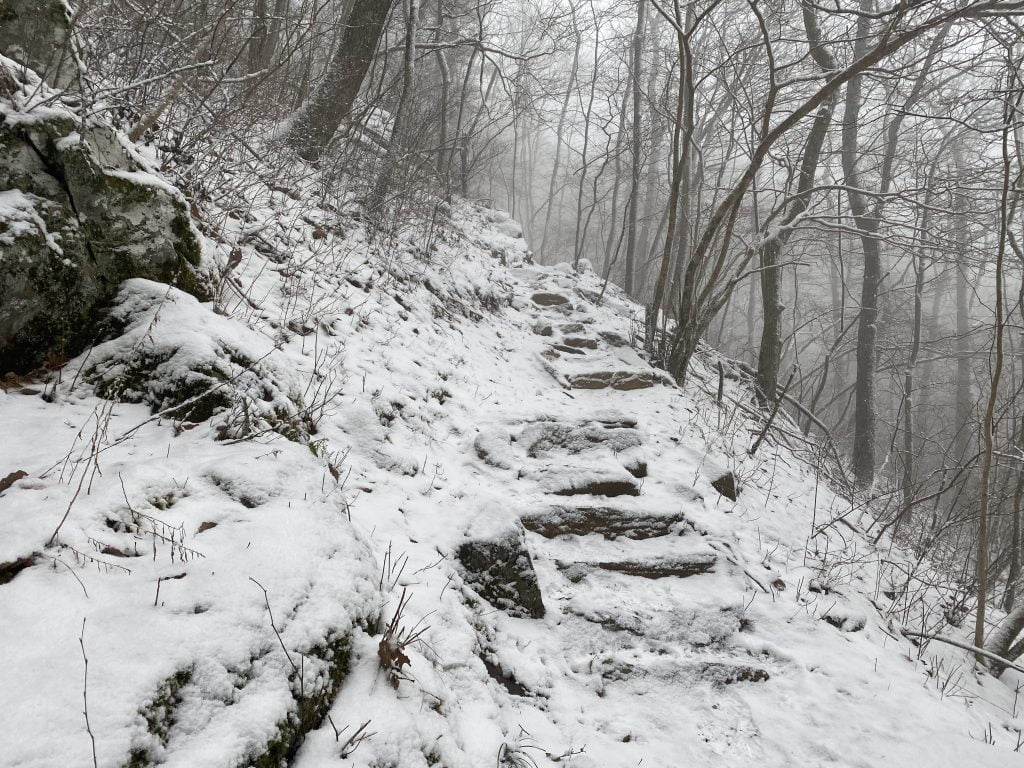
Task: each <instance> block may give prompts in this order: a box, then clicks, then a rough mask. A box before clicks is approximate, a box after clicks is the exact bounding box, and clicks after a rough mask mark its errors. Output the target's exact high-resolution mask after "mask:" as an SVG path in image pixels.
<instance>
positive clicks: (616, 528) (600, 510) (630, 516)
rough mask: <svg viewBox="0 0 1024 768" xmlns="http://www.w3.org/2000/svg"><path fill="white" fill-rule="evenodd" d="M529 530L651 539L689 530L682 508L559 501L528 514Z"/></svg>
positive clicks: (548, 534) (551, 534)
mask: <svg viewBox="0 0 1024 768" xmlns="http://www.w3.org/2000/svg"><path fill="white" fill-rule="evenodd" d="M522 520H523V525H524V526H525V527H526V530H528V531H533V532H534V533H538V534H540V535H541V536H545V537H547V538H549V539H551V538H555V537H556V536H564V535H573V536H585V535H587V534H588V533H597V534H600V535H601V536H603V537H604V538H606V539H615V538H619V537H622V538H627V539H650V538H654V537H656V536H670V535H672V534H680V533H684V532H685V528H683V527H682V524H683V523H685V522H686V516H685V515H683V513H682V512H667V513H661V512H639V511H635V510H630V509H623V508H621V507H611V506H594V505H580V506H566V505H555V506H552V507H549V508H548V509H546V510H543V511H541V512H534V513H532V514H528V515H524V516H523V518H522Z"/></svg>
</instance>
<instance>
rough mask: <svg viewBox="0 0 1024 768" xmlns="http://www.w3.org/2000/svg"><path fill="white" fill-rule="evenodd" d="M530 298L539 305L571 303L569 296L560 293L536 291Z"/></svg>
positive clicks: (550, 305)
mask: <svg viewBox="0 0 1024 768" xmlns="http://www.w3.org/2000/svg"><path fill="white" fill-rule="evenodd" d="M530 300H531V301H533V303H534V304H536V305H537V306H539V307H560V306H563V305H565V304H569V303H570V301H569V298H568V297H567V296H563V295H562V294H560V293H547V292H540V293H535V294H533V296H531V297H530Z"/></svg>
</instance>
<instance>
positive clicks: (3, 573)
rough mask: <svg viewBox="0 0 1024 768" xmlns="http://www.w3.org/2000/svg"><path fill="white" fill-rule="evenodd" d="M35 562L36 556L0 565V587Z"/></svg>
mask: <svg viewBox="0 0 1024 768" xmlns="http://www.w3.org/2000/svg"><path fill="white" fill-rule="evenodd" d="M35 561H36V555H34V554H33V555H28V556H26V557H19V558H16V559H14V560H11V561H9V562H6V563H0V585H2V584H6V583H8V582H9V581H11V580H12V579H14V577H15V576H17V575H18V574H19V573H21V572H22V571H24V570H25V569H26V568H28V567H29V566H31V565H33V564H34V563H35Z"/></svg>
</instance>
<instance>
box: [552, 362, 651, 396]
mask: <svg viewBox="0 0 1024 768" xmlns="http://www.w3.org/2000/svg"><path fill="white" fill-rule="evenodd" d="M565 378H566V380H567V381H568V382H569V387H570V388H571V389H617V390H621V391H626V392H628V391H631V390H634V389H650V388H651V387H654V386H656V385H658V384H668V383H671V380H670V379H669V378H668V376H667V375H666V374H664V373H662V372H661V371H656V370H654V369H653V368H652V369H649V370H642V369H640V370H632V371H631V370H620V371H585V372H581V373H567V374H565Z"/></svg>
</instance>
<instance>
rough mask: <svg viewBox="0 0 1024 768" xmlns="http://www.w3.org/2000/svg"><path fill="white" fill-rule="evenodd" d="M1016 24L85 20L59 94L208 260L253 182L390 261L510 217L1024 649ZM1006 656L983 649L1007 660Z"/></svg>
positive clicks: (62, 67) (621, 16)
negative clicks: (135, 165)
mask: <svg viewBox="0 0 1024 768" xmlns="http://www.w3.org/2000/svg"><path fill="white" fill-rule="evenodd" d="M1022 15H1024V4H1022V3H1019V2H1002V1H1001V0H985V1H983V2H964V1H963V0H907V1H904V2H898V3H895V4H889V3H888V2H877V1H876V0H845V1H844V2H842V3H839V2H836V3H831V2H826V3H821V4H818V3H815V2H813V0H771V1H770V2H758V1H756V0H747V1H746V2H744V1H743V0H711V1H708V0H699V1H698V2H693V3H683V2H680V1H679V0H674V1H673V0H626V1H623V2H594V0H590V2H575V1H574V0H569V1H566V0H515V2H510V1H509V0H493V1H492V2H474V0H424V1H423V2H420V1H419V0H397V1H396V2H392V1H391V0H237V1H236V0H156V1H155V2H136V0H83V2H81V3H80V4H78V6H77V7H76V9H75V12H74V25H75V28H76V29H77V33H78V43H77V46H76V48H77V52H76V53H75V54H74V55H72V53H71V52H69V51H67V50H64V51H63V56H64V60H63V61H62V62H54V63H53V70H54V71H57V72H58V73H62V74H59V76H58V77H57V79H58V80H60V79H61V78H64V79H66V80H67V81H68V82H74V83H75V84H76V86H77V87H78V88H79V89H80V90H79V93H80V94H81V98H82V99H83V103H84V104H86V105H87V106H88V109H89V110H91V111H92V112H94V113H103V114H104V115H105V116H107V117H108V118H110V119H113V120H115V121H116V122H118V123H119V124H120V125H121V127H123V128H124V130H125V131H126V132H127V133H128V134H129V136H130V137H131V138H132V139H133V140H136V141H141V142H143V143H145V144H148V145H149V146H150V147H152V148H153V150H154V151H155V152H156V153H157V156H158V158H159V160H160V163H161V165H162V171H163V172H164V173H165V174H166V175H167V176H169V177H170V178H171V179H172V180H173V181H174V182H175V183H176V184H177V185H178V186H180V188H181V189H182V190H184V191H185V192H186V194H187V195H188V196H189V199H190V200H191V201H192V207H193V210H192V214H193V217H194V218H195V219H196V220H197V221H198V222H199V223H200V224H201V225H203V226H205V227H206V228H207V229H208V231H209V232H211V233H215V232H216V231H217V228H218V222H216V221H214V220H212V219H211V217H212V216H213V215H214V214H213V213H212V211H214V210H217V211H225V210H228V211H230V210H238V206H237V205H235V206H234V207H233V206H232V205H229V204H225V201H226V200H229V199H231V197H232V195H236V196H240V192H239V189H240V188H241V180H242V179H244V178H246V177H247V175H248V174H251V173H253V172H254V169H258V172H259V173H261V174H267V173H268V171H267V169H268V168H274V166H275V165H276V168H274V170H273V171H272V173H271V175H272V176H273V183H274V184H275V185H277V186H279V187H280V188H281V189H283V190H285V191H287V190H288V189H289V187H290V186H291V185H294V184H297V183H298V181H299V179H300V178H301V177H303V176H306V177H308V178H314V177H315V179H316V183H317V184H319V185H320V190H321V194H322V197H323V200H324V201H325V202H327V203H329V204H331V205H333V206H336V207H337V208H339V209H341V208H346V209H357V210H359V211H360V212H361V214H360V215H362V216H363V217H364V218H365V219H366V220H367V221H369V222H372V224H373V227H374V228H375V231H376V232H378V233H379V236H380V237H381V238H384V239H386V238H387V237H388V236H389V233H394V232H395V231H396V230H397V229H398V228H400V227H402V226H405V225H407V223H408V222H410V221H417V222H427V223H429V222H431V221H436V220H437V219H438V218H439V217H443V216H444V214H445V210H446V207H447V205H448V203H449V202H450V201H451V200H452V199H453V198H454V197H455V196H459V197H467V198H471V199H478V200H484V201H487V202H489V203H491V204H493V205H495V206H497V207H504V208H506V209H507V210H509V211H510V212H511V214H512V215H513V216H514V217H515V218H517V219H518V220H519V221H520V222H521V223H522V226H523V228H524V231H525V234H526V238H527V240H528V242H529V243H530V244H531V247H532V249H533V251H534V257H535V259H536V260H538V261H540V262H543V263H556V262H561V261H567V262H570V263H571V264H573V265H574V266H576V267H581V263H582V262H584V260H586V261H588V262H589V263H590V264H591V265H592V266H593V268H594V269H595V270H596V271H597V272H598V273H599V274H601V275H602V276H604V277H606V278H607V279H608V280H610V281H613V282H615V283H618V284H619V285H621V286H623V287H624V288H625V290H626V291H627V292H628V293H629V294H630V295H632V296H633V297H634V298H636V299H637V300H639V301H641V302H642V303H644V304H645V305H646V307H647V311H646V313H645V314H644V316H638V317H636V318H635V327H634V333H635V339H634V341H635V343H636V344H637V345H638V346H642V347H643V348H644V349H645V350H646V352H647V354H648V355H649V357H650V359H651V360H652V361H653V362H655V363H657V364H659V365H661V366H663V367H664V368H666V369H667V370H668V371H669V372H670V373H671V374H672V375H673V376H674V377H675V378H676V379H677V380H680V381H682V380H685V379H686V377H687V375H688V363H689V361H690V359H691V357H692V356H693V355H694V354H695V352H696V351H697V350H698V348H699V346H700V345H701V344H702V343H704V342H706V343H707V344H709V345H711V346H713V347H716V348H717V349H719V350H720V351H721V352H722V353H723V354H724V355H726V356H728V357H729V358H732V359H734V360H736V361H737V363H738V364H740V368H741V369H743V370H745V371H746V372H747V374H748V375H750V376H751V377H752V378H753V379H754V380H755V382H756V384H757V386H758V391H759V393H760V401H761V402H760V403H754V404H751V405H752V407H755V408H756V407H762V408H765V409H768V410H769V411H770V409H771V408H772V407H774V405H775V404H776V403H781V407H783V408H785V409H787V410H788V411H789V412H790V413H791V414H792V415H793V416H794V418H795V419H796V420H797V421H798V422H799V423H800V424H801V425H802V428H803V429H804V430H805V431H806V433H807V434H808V435H812V436H814V437H815V438H816V439H817V441H818V444H819V445H820V446H821V453H822V461H823V462H825V461H826V460H828V461H832V460H833V459H835V458H839V459H841V461H840V462H838V464H839V465H840V466H841V467H842V469H841V470H840V473H841V474H846V475H848V477H847V479H848V481H849V484H850V487H851V488H856V489H858V492H859V494H860V496H859V498H861V499H862V500H863V503H864V504H871V505H872V508H873V511H874V514H875V516H876V518H877V523H876V524H875V526H874V529H873V531H872V533H873V534H874V535H875V536H876V537H881V535H882V534H883V533H885V532H886V531H889V532H894V533H895V534H896V535H897V539H898V540H900V541H901V542H902V543H904V544H907V545H909V546H911V547H913V548H914V549H915V551H916V552H918V553H919V554H920V556H921V557H922V558H928V559H929V560H930V561H932V562H933V563H936V564H938V565H939V566H940V567H941V568H942V569H944V571H945V572H946V573H947V574H948V576H949V578H950V579H951V580H952V581H953V582H955V583H957V584H959V585H960V590H959V592H958V593H957V594H958V595H959V596H960V597H959V598H958V600H955V601H953V602H952V603H951V604H950V605H949V606H948V611H947V614H948V615H947V618H949V619H950V620H956V619H957V616H958V615H959V616H960V617H961V618H962V616H963V615H966V614H967V613H968V611H969V610H970V609H971V608H973V605H974V601H975V600H976V599H978V598H979V597H980V598H981V600H980V604H981V606H982V607H983V606H984V605H985V603H986V600H987V601H989V602H990V603H991V604H998V605H1000V607H1002V608H1004V609H1005V610H1007V611H1010V612H1011V620H1010V622H1009V623H1008V626H1017V628H1018V629H1019V628H1020V627H1019V625H1021V624H1024V609H1022V608H1021V607H1019V606H1020V605H1024V601H1022V600H1020V588H1021V581H1022V580H1021V568H1022V559H1021V539H1022V532H1021V515H1022V509H1021V507H1022V498H1024V398H1019V397H1018V395H1019V394H1020V392H1021V389H1022V388H1024V334H1022V320H1024V280H1022V271H1024V228H1022V222H1024V217H1022V216H1021V211H1020V206H1021V195H1022V193H1024V120H1022V118H1024V81H1022V57H1024V27H1022V26H1021V21H1022ZM76 56H77V57H79V58H80V59H81V62H82V64H83V65H84V66H81V67H79V66H77V63H76V64H75V66H70V67H69V66H68V61H70V60H72V59H74V58H75V57H76ZM296 156H298V157H296ZM299 158H301V160H302V161H301V162H300V161H298V160H299ZM233 179H238V180H239V185H238V189H236V188H234V187H233V186H232V180H233ZM214 203H216V205H214ZM418 226H424V227H426V226H427V224H422V223H421V224H419V225H418ZM254 237H255V238H256V239H257V240H258V233H257V234H255V235H254ZM257 247H258V245H257ZM712 386H714V384H713V383H712ZM876 540H877V539H876ZM1015 608H1017V610H1014V609H1015ZM983 628H984V610H980V611H979V612H978V632H979V633H980V632H981V631H982V629H983ZM1015 634H1016V632H1010V631H1006V632H1002V633H1000V637H999V638H996V639H995V641H994V642H996V645H995V646H994V647H993V650H994V651H995V652H997V653H999V654H1000V655H1002V656H1005V657H1008V658H1011V659H1013V658H1016V657H1017V656H1019V655H1020V654H1021V650H1022V649H1021V648H1010V647H1009V644H1010V641H1012V639H1013V636H1014V635H1015ZM975 641H976V642H975V644H976V645H981V642H982V638H981V635H980V634H978V635H976V638H975ZM1000 643H1001V645H1000Z"/></svg>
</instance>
